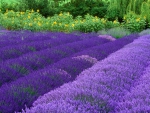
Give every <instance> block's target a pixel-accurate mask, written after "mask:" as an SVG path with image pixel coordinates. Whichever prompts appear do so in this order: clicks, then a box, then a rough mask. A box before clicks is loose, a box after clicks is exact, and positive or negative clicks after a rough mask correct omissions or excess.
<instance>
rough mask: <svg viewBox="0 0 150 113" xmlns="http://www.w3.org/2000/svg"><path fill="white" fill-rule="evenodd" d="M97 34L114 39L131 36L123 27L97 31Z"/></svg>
mask: <svg viewBox="0 0 150 113" xmlns="http://www.w3.org/2000/svg"><path fill="white" fill-rule="evenodd" d="M98 34H109V35H111V36H113V37H115V38H122V37H123V36H126V35H129V34H131V32H130V31H129V30H127V29H125V28H123V27H115V28H111V29H109V30H102V31H99V32H98Z"/></svg>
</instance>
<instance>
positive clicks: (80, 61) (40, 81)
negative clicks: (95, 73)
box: [0, 34, 138, 112]
mask: <svg viewBox="0 0 150 113" xmlns="http://www.w3.org/2000/svg"><path fill="white" fill-rule="evenodd" d="M137 37H138V35H137V34H136V35H131V36H130V37H129V36H128V37H127V36H126V37H124V38H122V39H118V40H116V41H114V42H108V43H105V44H103V45H98V46H94V47H91V48H89V49H86V50H84V51H81V52H79V53H76V54H73V55H71V56H70V57H67V58H63V59H62V60H60V61H58V62H56V63H54V64H52V65H50V66H48V67H45V68H44V69H41V70H38V71H35V72H33V73H31V74H29V75H27V76H25V77H21V78H19V79H17V80H16V81H14V82H11V83H9V84H7V85H3V86H2V88H0V91H1V92H3V94H7V95H3V96H5V97H4V98H3V96H1V97H0V102H1V101H3V102H4V103H5V104H6V105H7V106H12V107H10V108H9V109H3V110H2V111H3V112H4V111H9V110H10V111H9V112H13V111H14V110H13V109H15V110H16V111H20V110H21V108H24V107H25V104H26V106H28V107H30V106H31V104H32V103H33V102H34V101H35V100H36V99H37V98H38V97H39V96H41V95H43V94H44V93H47V92H49V91H50V90H53V89H55V88H57V87H59V86H60V85H62V84H64V83H67V82H69V81H73V80H74V79H75V78H76V76H77V75H78V74H79V73H80V72H82V71H83V70H85V69H87V68H89V67H91V66H92V65H94V64H95V63H96V62H97V61H98V60H102V59H104V58H105V57H107V56H108V55H109V54H111V53H112V52H115V51H116V50H118V49H120V48H122V47H123V46H124V45H126V44H127V43H130V42H132V41H133V40H134V39H136V38H137ZM129 39H132V40H129ZM116 45H118V46H116ZM98 51H99V52H98ZM54 71H55V72H57V71H58V72H57V74H55V76H54V74H53V73H54ZM58 73H66V76H63V75H60V74H58ZM61 76H62V77H61ZM62 78H63V79H62ZM35 80H36V81H35ZM58 83H59V84H58ZM19 84H20V85H19ZM26 88H28V89H29V88H30V89H29V91H30V92H24V90H23V89H26ZM1 92H0V95H2V94H1ZM14 93H15V95H17V97H16V96H12V95H14ZM27 93H28V95H27ZM25 94H26V95H25ZM9 95H11V96H9ZM7 96H8V97H9V99H8V98H7ZM14 99H16V100H15V101H12V103H10V101H11V100H14ZM14 102H15V103H14ZM19 102H20V104H19ZM85 105H86V104H85ZM1 106H3V107H4V106H5V105H1ZM1 109H2V108H1ZM68 112H69V111H68Z"/></svg>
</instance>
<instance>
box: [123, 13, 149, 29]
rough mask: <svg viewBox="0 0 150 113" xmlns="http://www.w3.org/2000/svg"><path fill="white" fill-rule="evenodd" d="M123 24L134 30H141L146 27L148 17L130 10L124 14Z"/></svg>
mask: <svg viewBox="0 0 150 113" xmlns="http://www.w3.org/2000/svg"><path fill="white" fill-rule="evenodd" d="M123 25H124V27H125V28H127V29H129V30H131V31H132V32H140V31H142V30H144V29H145V27H146V17H143V16H141V15H137V14H135V13H134V12H129V13H128V14H126V15H125V16H124V23H123Z"/></svg>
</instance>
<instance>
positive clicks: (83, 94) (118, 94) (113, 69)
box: [26, 36, 150, 113]
mask: <svg viewBox="0 0 150 113" xmlns="http://www.w3.org/2000/svg"><path fill="white" fill-rule="evenodd" d="M147 37H148V36H147ZM145 38H146V37H145V36H143V37H141V38H139V39H137V40H135V41H134V42H133V43H131V44H128V45H127V46H125V47H124V48H123V49H120V50H119V51H117V52H115V53H113V54H111V55H110V56H109V57H107V58H106V59H104V60H103V61H101V62H99V63H97V64H95V65H94V66H93V67H92V68H90V69H88V70H86V71H83V72H82V73H81V74H80V75H79V76H78V77H77V78H76V80H75V81H74V82H70V83H67V84H64V85H63V86H61V87H60V88H57V89H55V90H53V91H50V92H49V93H47V94H45V95H44V96H42V97H40V98H39V99H38V100H37V101H35V102H34V104H33V105H34V107H33V108H31V109H30V110H29V109H27V111H26V113H33V112H37V111H38V110H39V109H40V112H41V113H42V112H56V113H57V112H62V113H63V112H65V111H67V110H68V111H73V112H79V111H81V108H83V107H84V105H87V107H84V108H83V109H82V111H85V112H91V111H92V112H96V113H100V112H114V109H115V106H116V105H117V102H118V100H120V99H121V98H122V96H124V95H125V94H126V92H127V91H130V89H131V88H132V86H133V85H134V82H136V80H137V79H138V78H139V77H140V76H141V74H142V73H143V71H144V70H145V68H146V67H147V66H148V61H150V58H149V56H150V53H149V48H150V40H149V39H148V38H146V39H145ZM143 58H144V60H143ZM67 103H68V104H70V105H69V107H68V106H62V105H65V104H67ZM56 106H57V107H56ZM75 108H76V109H75ZM93 108H95V109H94V110H95V111H94V110H93Z"/></svg>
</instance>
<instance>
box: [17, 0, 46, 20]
mask: <svg viewBox="0 0 150 113" xmlns="http://www.w3.org/2000/svg"><path fill="white" fill-rule="evenodd" d="M20 2H22V3H24V5H25V6H26V9H28V10H32V9H33V10H38V9H40V14H42V15H43V16H45V17H47V16H48V11H49V10H48V8H49V7H48V4H49V1H48V0H20Z"/></svg>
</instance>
